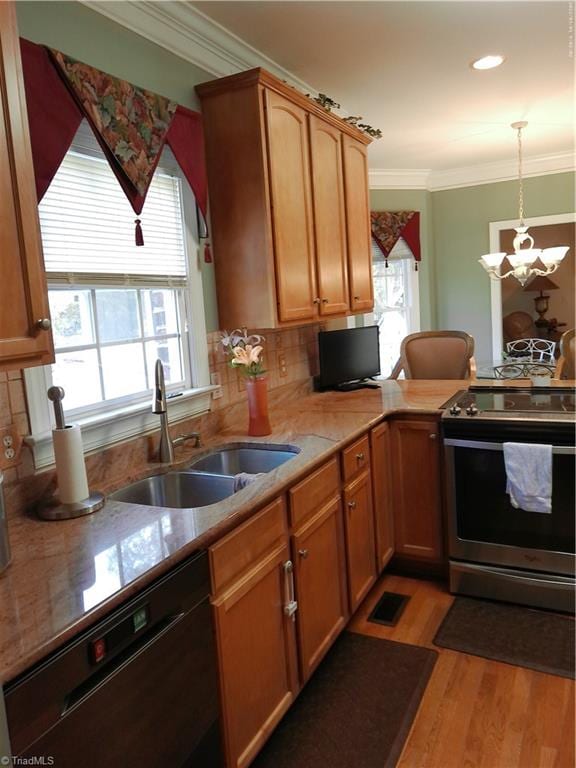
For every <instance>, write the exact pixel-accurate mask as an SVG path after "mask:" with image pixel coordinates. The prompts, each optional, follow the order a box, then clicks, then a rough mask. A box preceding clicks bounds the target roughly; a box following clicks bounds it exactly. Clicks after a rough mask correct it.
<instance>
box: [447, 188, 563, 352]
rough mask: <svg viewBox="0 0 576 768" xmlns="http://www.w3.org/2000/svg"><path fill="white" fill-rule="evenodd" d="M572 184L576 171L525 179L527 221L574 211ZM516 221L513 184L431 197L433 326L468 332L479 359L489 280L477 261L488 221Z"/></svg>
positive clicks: (486, 333) (484, 248)
mask: <svg viewBox="0 0 576 768" xmlns="http://www.w3.org/2000/svg"><path fill="white" fill-rule="evenodd" d="M574 181H575V175H574V173H558V174H553V175H550V176H537V177H533V178H528V179H525V180H524V211H525V215H526V218H531V217H535V216H547V215H551V214H558V213H570V212H573V211H574V210H575V194H574ZM517 217H518V182H517V181H503V182H499V183H496V184H481V185H479V186H476V187H464V188H461V189H449V190H444V191H441V192H434V193H432V223H433V239H434V252H435V269H436V274H435V283H436V301H437V305H436V315H437V323H438V325H437V327H438V328H445V329H459V330H464V331H468V332H469V333H471V334H472V335H473V336H474V338H475V340H476V359H477V360H490V359H492V323H491V313H490V279H489V278H488V275H487V274H486V273H485V271H484V270H483V269H482V267H481V266H480V264H478V259H479V258H480V256H482V254H484V253H488V252H489V251H490V237H489V224H490V222H495V221H506V220H509V219H516V218H517ZM537 245H538V243H536V246H537Z"/></svg>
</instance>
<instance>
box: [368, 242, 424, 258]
mask: <svg viewBox="0 0 576 768" xmlns="http://www.w3.org/2000/svg"><path fill="white" fill-rule="evenodd" d="M413 258H414V254H413V253H412V251H411V250H410V248H409V247H408V246H407V245H406V241H405V240H404V238H402V237H399V238H398V240H397V241H396V243H395V245H394V248H392V250H391V251H390V253H389V255H388V261H392V260H394V259H413ZM372 261H373V262H380V261H384V254H383V253H382V251H381V250H380V246H379V245H378V244H377V243H376V240H374V238H372Z"/></svg>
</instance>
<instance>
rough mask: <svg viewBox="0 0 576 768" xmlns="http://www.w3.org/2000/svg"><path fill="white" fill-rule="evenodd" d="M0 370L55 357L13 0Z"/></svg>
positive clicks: (6, 12)
mask: <svg viewBox="0 0 576 768" xmlns="http://www.w3.org/2000/svg"><path fill="white" fill-rule="evenodd" d="M0 256H1V258H2V265H1V270H2V274H1V278H0V370H2V369H6V368H17V367H20V368H22V367H26V366H30V365H39V364H41V363H48V362H51V361H52V360H53V354H52V337H51V333H50V331H49V313H48V294H47V289H46V280H45V276H44V262H43V259H42V246H41V240H40V229H39V224H38V208H37V202H36V192H35V185H34V170H33V166H32V153H31V149H30V136H29V133H28V117H27V112H26V97H25V94H24V83H23V79H22V67H21V62H20V47H19V42H18V32H17V28H16V13H15V10H14V4H13V3H10V2H8V3H0Z"/></svg>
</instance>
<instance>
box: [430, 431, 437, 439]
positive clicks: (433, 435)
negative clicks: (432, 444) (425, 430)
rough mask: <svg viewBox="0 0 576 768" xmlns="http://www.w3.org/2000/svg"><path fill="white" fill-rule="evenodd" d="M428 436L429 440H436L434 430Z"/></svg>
mask: <svg viewBox="0 0 576 768" xmlns="http://www.w3.org/2000/svg"><path fill="white" fill-rule="evenodd" d="M428 437H429V438H430V440H436V434H435V433H434V432H431V433H430V434H429V435H428Z"/></svg>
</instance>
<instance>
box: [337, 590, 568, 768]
mask: <svg viewBox="0 0 576 768" xmlns="http://www.w3.org/2000/svg"><path fill="white" fill-rule="evenodd" d="M384 590H388V591H394V592H400V593H402V594H409V595H411V599H410V601H409V603H408V605H407V606H406V608H405V610H404V613H403V615H402V617H401V618H400V621H399V622H398V624H397V625H396V626H395V627H385V626H382V625H380V624H374V623H372V622H368V621H367V617H368V615H369V613H370V611H371V610H372V608H373V607H374V605H375V603H376V602H377V600H378V598H379V597H380V595H381V594H382V592H383V591H384ZM452 600H453V597H452V596H451V595H450V594H448V592H447V591H446V589H445V588H444V587H443V586H442V585H441V584H439V583H435V582H432V581H421V580H419V579H409V578H405V577H402V576H393V575H385V576H383V577H382V578H381V579H380V581H379V582H378V583H377V584H376V585H375V587H374V588H373V590H372V592H371V593H370V594H369V596H368V597H367V598H366V600H365V602H364V605H363V606H362V607H361V609H360V610H359V612H358V614H357V615H356V616H355V617H354V619H353V621H352V622H351V624H350V625H349V627H348V628H349V629H351V630H352V631H354V632H360V633H362V634H365V635H371V636H373V637H383V638H387V639H389V640H397V641H398V642H401V643H410V644H413V645H421V646H426V647H429V648H434V649H435V650H436V651H438V654H439V655H438V660H437V662H436V666H435V668H434V671H433V673H432V676H431V678H430V681H429V683H428V687H427V689H426V693H425V694H424V697H423V699H422V702H421V704H420V709H419V711H418V714H417V716H416V719H415V721H414V724H413V726H412V730H411V732H410V735H409V737H408V739H407V741H406V744H405V746H404V751H403V752H402V755H401V757H400V760H399V761H398V764H397V768H574V766H575V755H574V683H573V681H571V680H567V679H565V678H562V677H556V676H554V675H546V674H544V673H542V672H533V671H532V670H529V669H524V668H522V667H514V666H511V665H509V664H504V663H501V662H496V661H489V660H488V659H483V658H480V657H479V656H470V655H468V654H464V653H458V652H456V651H451V650H448V649H444V648H438V647H436V646H434V645H433V644H432V639H433V637H434V635H435V633H436V630H437V629H438V626H439V625H440V623H441V621H442V619H443V618H444V615H445V614H446V611H447V610H448V608H449V607H450V605H451V603H452ZM391 695H394V692H393V691H391Z"/></svg>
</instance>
